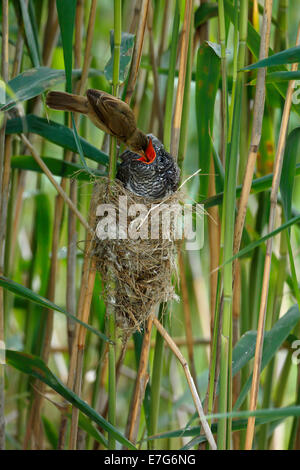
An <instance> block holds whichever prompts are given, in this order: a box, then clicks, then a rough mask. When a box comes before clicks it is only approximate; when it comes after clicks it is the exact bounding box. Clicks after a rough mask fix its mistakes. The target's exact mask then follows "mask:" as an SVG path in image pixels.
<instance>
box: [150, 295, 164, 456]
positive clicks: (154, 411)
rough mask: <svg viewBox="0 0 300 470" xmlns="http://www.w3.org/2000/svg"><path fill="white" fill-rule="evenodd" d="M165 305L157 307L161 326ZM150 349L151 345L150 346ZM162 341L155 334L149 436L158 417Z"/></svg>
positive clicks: (157, 334)
mask: <svg viewBox="0 0 300 470" xmlns="http://www.w3.org/2000/svg"><path fill="white" fill-rule="evenodd" d="M166 307H167V304H164V303H161V304H160V306H159V314H158V319H159V321H160V322H163V324H164V323H165V322H166V317H167V315H166V312H165V311H164V309H165V308H166ZM150 347H152V345H151V344H150ZM163 353H164V340H163V337H162V336H161V334H160V333H159V331H157V332H156V338H155V349H154V358H153V365H152V377H151V395H150V418H149V434H150V436H153V435H154V434H156V433H157V423H158V416H159V405H160V383H161V375H162V367H163V358H164V354H163ZM148 446H149V448H150V449H155V440H154V439H153V440H152V441H150V442H149V444H148Z"/></svg>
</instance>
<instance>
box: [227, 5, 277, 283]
mask: <svg viewBox="0 0 300 470" xmlns="http://www.w3.org/2000/svg"><path fill="white" fill-rule="evenodd" d="M272 3H273V0H265V5H264V14H263V22H262V31H261V42H260V52H259V59H260V60H261V59H264V58H265V57H267V55H268V51H269V43H270V27H271V18H272ZM265 76H266V69H265V68H261V69H258V71H257V81H256V90H255V98H254V108H253V127H252V133H251V143H250V149H249V154H248V160H247V167H246V172H245V176H244V181H243V186H242V194H241V197H240V202H239V208H238V214H237V218H236V222H235V233H234V248H233V250H234V254H236V253H237V252H238V251H239V249H240V244H241V239H242V233H243V227H244V223H245V217H246V211H247V205H248V199H249V194H250V190H251V185H252V180H253V175H254V170H255V164H256V159H257V152H258V148H259V143H260V139H261V132H262V120H263V115H264V107H265ZM233 265H234V277H235V270H236V267H237V261H236V260H235V261H234V263H233Z"/></svg>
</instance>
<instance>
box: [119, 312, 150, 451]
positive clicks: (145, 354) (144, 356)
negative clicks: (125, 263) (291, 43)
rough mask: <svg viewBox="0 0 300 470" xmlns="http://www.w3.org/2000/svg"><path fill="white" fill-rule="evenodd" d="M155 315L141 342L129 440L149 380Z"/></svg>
mask: <svg viewBox="0 0 300 470" xmlns="http://www.w3.org/2000/svg"><path fill="white" fill-rule="evenodd" d="M154 318H155V317H154V316H153V315H151V314H150V316H149V318H148V320H147V325H146V328H145V333H144V339H143V344H142V350H141V356H140V363H139V369H138V373H137V377H136V380H135V387H134V392H133V395H132V401H131V407H130V413H129V416H128V423H127V430H126V436H127V438H128V439H129V440H130V441H131V442H133V443H134V442H136V438H137V433H138V427H139V421H140V413H141V407H142V401H143V398H144V395H145V390H146V385H147V382H148V380H149V374H148V373H147V366H148V358H149V350H150V339H151V331H152V322H153V319H154Z"/></svg>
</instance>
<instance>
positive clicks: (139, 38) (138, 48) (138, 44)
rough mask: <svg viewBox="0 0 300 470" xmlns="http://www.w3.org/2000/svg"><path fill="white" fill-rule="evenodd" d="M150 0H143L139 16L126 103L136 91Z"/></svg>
mask: <svg viewBox="0 0 300 470" xmlns="http://www.w3.org/2000/svg"><path fill="white" fill-rule="evenodd" d="M149 3H150V0H143V1H142V5H141V8H140V16H139V23H138V30H137V33H136V38H135V44H134V49H133V54H132V61H131V67H130V72H129V78H128V84H127V90H126V97H125V101H126V103H128V104H129V103H130V100H131V97H132V95H133V92H134V88H135V83H136V79H137V75H138V71H139V67H140V62H141V57H142V50H143V44H144V36H145V29H146V24H147V15H148V8H149Z"/></svg>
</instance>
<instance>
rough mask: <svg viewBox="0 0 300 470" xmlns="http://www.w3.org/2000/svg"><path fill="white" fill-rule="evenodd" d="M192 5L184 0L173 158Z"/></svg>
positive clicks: (175, 150) (183, 83)
mask: <svg viewBox="0 0 300 470" xmlns="http://www.w3.org/2000/svg"><path fill="white" fill-rule="evenodd" d="M192 5H193V0H186V2H185V12H184V22H183V29H182V36H181V37H182V42H181V50H180V62H179V74H178V85H177V95H176V103H175V110H174V120H173V133H172V141H171V154H172V155H173V156H174V157H175V158H177V155H178V147H179V138H180V125H181V117H182V106H183V97H184V87H185V75H186V64H187V58H188V50H189V38H190V28H191V19H192Z"/></svg>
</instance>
